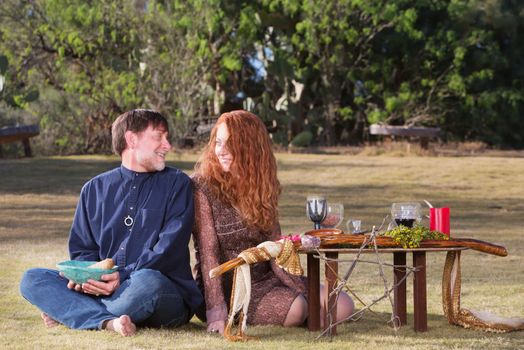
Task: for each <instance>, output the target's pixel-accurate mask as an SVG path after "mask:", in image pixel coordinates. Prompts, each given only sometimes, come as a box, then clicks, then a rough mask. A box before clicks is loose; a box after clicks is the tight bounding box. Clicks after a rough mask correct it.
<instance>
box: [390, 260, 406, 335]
mask: <svg viewBox="0 0 524 350" xmlns="http://www.w3.org/2000/svg"><path fill="white" fill-rule="evenodd" d="M393 265H395V266H397V265H402V266H398V267H395V268H394V269H393V277H394V282H393V283H394V284H395V285H397V283H399V281H401V280H402V278H404V276H405V275H406V253H405V252H395V253H393ZM393 305H394V308H393V309H394V311H393V312H394V316H395V317H398V321H399V326H401V325H405V324H407V319H408V318H407V312H406V280H404V281H402V282H401V283H400V284H399V285H398V286H397V287H395V289H394V291H393Z"/></svg>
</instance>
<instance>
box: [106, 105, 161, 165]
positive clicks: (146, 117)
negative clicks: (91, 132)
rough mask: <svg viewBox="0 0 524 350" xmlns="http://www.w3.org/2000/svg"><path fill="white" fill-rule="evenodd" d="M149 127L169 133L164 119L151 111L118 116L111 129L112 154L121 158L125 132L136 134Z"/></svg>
mask: <svg viewBox="0 0 524 350" xmlns="http://www.w3.org/2000/svg"><path fill="white" fill-rule="evenodd" d="M149 125H152V126H153V129H156V128H158V127H162V128H164V129H165V130H166V131H167V132H168V133H169V125H168V124H167V120H166V118H164V116H163V115H162V114H160V113H158V112H155V111H153V110H150V109H133V110H132V111H129V112H125V113H124V114H121V115H119V116H118V118H116V120H115V121H114V122H113V126H112V127H111V135H112V141H113V152H115V153H116V154H118V155H119V156H121V155H122V152H123V151H124V149H126V146H127V144H126V138H125V134H126V131H132V132H134V133H138V132H141V131H144V130H145V129H147V127H148V126H149Z"/></svg>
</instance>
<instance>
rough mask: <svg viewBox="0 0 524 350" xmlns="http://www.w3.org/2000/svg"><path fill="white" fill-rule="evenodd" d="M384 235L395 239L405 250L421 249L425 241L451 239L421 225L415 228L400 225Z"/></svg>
mask: <svg viewBox="0 0 524 350" xmlns="http://www.w3.org/2000/svg"><path fill="white" fill-rule="evenodd" d="M384 235H385V236H388V237H391V238H393V240H394V241H395V242H396V243H397V244H399V245H401V246H402V247H403V248H418V247H420V242H421V241H422V240H425V239H431V240H448V239H449V237H448V236H447V235H445V234H443V233H442V232H439V231H431V230H430V229H428V228H427V227H425V226H421V225H416V226H415V227H406V226H404V225H399V226H397V227H395V228H394V229H392V230H389V231H387V232H386V233H385V234H384Z"/></svg>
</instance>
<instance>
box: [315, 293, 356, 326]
mask: <svg viewBox="0 0 524 350" xmlns="http://www.w3.org/2000/svg"><path fill="white" fill-rule="evenodd" d="M327 300H328V295H327V288H326V287H324V285H322V284H321V285H320V327H321V328H324V320H325V318H326V309H327ZM353 312H355V304H354V303H353V299H351V297H350V296H349V295H347V294H346V293H344V292H341V293H340V294H339V295H338V300H337V321H336V322H338V321H342V320H345V319H346V318H348V317H349V316H350V315H351V314H353Z"/></svg>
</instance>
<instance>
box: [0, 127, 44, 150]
mask: <svg viewBox="0 0 524 350" xmlns="http://www.w3.org/2000/svg"><path fill="white" fill-rule="evenodd" d="M39 134H40V128H39V126H38V125H21V126H10V127H5V128H0V157H2V144H4V143H10V142H17V141H21V142H22V145H23V146H24V154H25V156H26V157H31V156H32V153H31V144H30V143H29V138H30V137H34V136H37V135H39Z"/></svg>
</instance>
